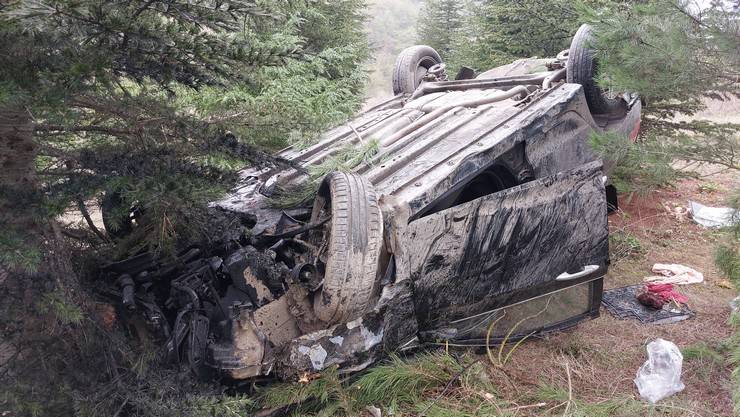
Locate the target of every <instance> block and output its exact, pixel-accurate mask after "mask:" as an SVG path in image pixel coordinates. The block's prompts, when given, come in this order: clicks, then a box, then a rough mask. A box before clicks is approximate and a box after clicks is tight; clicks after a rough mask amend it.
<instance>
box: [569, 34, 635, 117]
mask: <svg viewBox="0 0 740 417" xmlns="http://www.w3.org/2000/svg"><path fill="white" fill-rule="evenodd" d="M591 39H592V36H591V26H589V25H585V24H584V25H581V27H580V28H578V31H577V32H576V34H575V36H573V40H572V41H571V42H570V49H569V50H568V63H567V64H566V68H567V69H566V80H567V81H568V82H569V83H575V84H580V85H581V86H583V93H584V94H585V95H586V102H587V103H588V108H589V110H591V113H593V114H605V113H611V112H614V111H617V110H618V109H619V108H620V107H621V101H622V99H620V98H609V97H607V96H606V94H605V93H604V91H603V90H602V89H601V88H599V86H598V85H596V81H595V80H594V76H595V75H596V72H597V71H598V61H597V60H596V59H595V58H594V51H593V50H592V49H589V43H590V42H591Z"/></svg>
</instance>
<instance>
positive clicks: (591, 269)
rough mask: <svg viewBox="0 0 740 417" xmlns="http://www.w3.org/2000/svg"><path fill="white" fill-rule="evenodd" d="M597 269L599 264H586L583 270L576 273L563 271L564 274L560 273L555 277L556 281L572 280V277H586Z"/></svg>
mask: <svg viewBox="0 0 740 417" xmlns="http://www.w3.org/2000/svg"><path fill="white" fill-rule="evenodd" d="M597 269H599V266H598V265H586V266H584V267H583V271H580V272H576V273H575V274H569V273H567V272H563V273H562V274H560V275H558V276H557V278H555V281H570V280H572V279H576V278H581V277H585V276H586V275H588V274H590V273H592V272H594V271H596V270H597Z"/></svg>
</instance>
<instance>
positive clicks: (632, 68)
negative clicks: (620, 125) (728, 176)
mask: <svg viewBox="0 0 740 417" xmlns="http://www.w3.org/2000/svg"><path fill="white" fill-rule="evenodd" d="M581 13H582V16H583V18H584V20H585V21H586V22H588V23H589V24H591V25H592V26H593V27H594V34H595V39H594V45H593V47H594V49H595V50H596V51H597V52H596V56H597V59H598V63H599V74H598V82H599V83H600V84H601V85H602V87H608V88H611V89H614V90H616V91H636V92H638V93H639V94H640V96H641V98H642V100H643V117H642V127H641V130H642V132H641V141H640V142H641V143H640V144H638V145H636V146H635V148H636V149H635V151H634V152H635V153H638V154H642V155H647V156H648V159H650V158H653V159H655V158H654V157H655V156H656V155H658V156H657V158H659V159H662V160H661V161H655V160H653V161H649V160H646V159H645V158H643V159H642V161H641V162H642V163H643V164H646V166H650V167H652V168H651V169H652V170H659V171H661V172H665V171H672V170H673V168H672V167H671V166H670V163H671V162H672V161H676V160H678V161H686V162H688V163H711V164H718V165H722V166H724V167H726V168H729V169H735V170H737V169H740V160H738V157H737V155H738V152H739V151H740V136H738V132H740V125H737V124H734V123H716V122H711V121H707V120H701V119H695V118H691V116H694V115H695V114H696V113H697V112H698V111H700V110H702V109H704V108H705V102H706V101H707V100H710V99H714V100H727V99H731V98H733V97H735V98H737V97H740V83H739V82H738V80H739V79H740V73H739V72H738V70H737V68H738V67H739V66H740V19H738V17H739V16H740V15H738V11H737V10H733V9H728V8H725V6H723V3H721V2H718V3H711V4H710V5H707V6H706V7H704V8H702V9H699V8H698V6H696V4H694V3H690V2H685V1H682V0H653V1H649V2H644V3H641V4H636V5H633V6H632V7H629V8H623V7H617V6H611V7H608V8H582V9H581ZM659 155H663V156H662V157H660V156H659ZM634 166H635V165H634V164H629V165H626V166H625V168H626V169H631V168H632V167H634ZM673 174H674V175H678V174H680V173H679V172H677V171H675V170H673ZM645 178H646V177H643V179H645Z"/></svg>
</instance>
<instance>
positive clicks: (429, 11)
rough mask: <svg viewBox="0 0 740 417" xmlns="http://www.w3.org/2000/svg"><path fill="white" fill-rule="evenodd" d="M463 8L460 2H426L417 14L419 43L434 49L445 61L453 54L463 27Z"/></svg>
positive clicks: (447, 0) (438, 0)
mask: <svg viewBox="0 0 740 417" xmlns="http://www.w3.org/2000/svg"><path fill="white" fill-rule="evenodd" d="M463 7H464V4H463V2H461V1H460V0H426V1H425V2H424V7H423V9H422V11H421V13H420V14H419V21H418V24H417V26H418V27H417V33H418V39H419V43H420V44H424V45H429V46H431V47H432V48H434V49H436V50H437V52H439V54H440V55H441V56H442V59H444V60H445V61H449V59H450V58H451V57H452V56H453V54H454V51H455V47H456V45H455V43H456V42H457V39H458V37H459V35H460V31H461V29H462V26H463V10H464V8H463Z"/></svg>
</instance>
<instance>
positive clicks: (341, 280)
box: [311, 172, 383, 324]
mask: <svg viewBox="0 0 740 417" xmlns="http://www.w3.org/2000/svg"><path fill="white" fill-rule="evenodd" d="M329 207H331V213H330V214H331V221H330V222H329V226H328V227H329V228H330V230H329V233H328V236H329V241H328V246H327V254H328V255H327V259H326V267H325V274H324V284H323V287H322V289H321V291H320V292H319V293H317V294H316V295H315V297H314V301H313V306H314V312H315V313H316V316H317V317H318V318H319V319H321V320H322V321H324V322H326V323H328V324H335V323H342V322H345V321H347V320H349V319H352V318H355V317H357V316H359V315H360V314H362V313H363V312H364V311H366V310H367V309H368V307H369V305H370V301H371V299H372V298H373V295H374V294H373V293H374V291H375V288H376V286H377V284H376V283H377V280H378V276H379V269H380V268H379V264H380V260H381V253H382V250H383V218H382V214H381V212H380V208H379V207H378V199H377V196H376V194H375V189H374V188H373V186H372V184H370V182H369V181H368V180H367V179H365V178H364V177H362V176H361V175H358V174H354V173H346V172H334V173H332V174H329V175H327V176H326V178H325V179H324V181H323V182H322V185H321V187H320V188H319V194H318V195H317V198H316V200H315V201H314V208H313V213H312V215H311V217H312V221H316V220H318V219H320V218H323V217H324V216H326V214H327V213H326V211H327V210H328V209H329Z"/></svg>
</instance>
